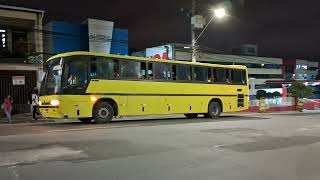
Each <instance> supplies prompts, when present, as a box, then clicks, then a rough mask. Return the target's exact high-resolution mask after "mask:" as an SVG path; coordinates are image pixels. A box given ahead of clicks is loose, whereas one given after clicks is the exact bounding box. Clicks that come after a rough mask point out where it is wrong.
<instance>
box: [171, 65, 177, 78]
mask: <svg viewBox="0 0 320 180" xmlns="http://www.w3.org/2000/svg"><path fill="white" fill-rule="evenodd" d="M172 79H173V80H174V81H175V80H177V66H176V65H172Z"/></svg>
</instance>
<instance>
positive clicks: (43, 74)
mask: <svg viewBox="0 0 320 180" xmlns="http://www.w3.org/2000/svg"><path fill="white" fill-rule="evenodd" d="M45 76H46V73H45V72H43V73H41V74H40V78H39V81H40V82H42V81H43V80H44V77H45Z"/></svg>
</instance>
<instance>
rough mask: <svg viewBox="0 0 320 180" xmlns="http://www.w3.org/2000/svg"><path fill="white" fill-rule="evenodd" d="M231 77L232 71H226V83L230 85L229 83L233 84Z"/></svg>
mask: <svg viewBox="0 0 320 180" xmlns="http://www.w3.org/2000/svg"><path fill="white" fill-rule="evenodd" d="M230 77H231V76H230V69H227V70H226V82H227V83H228V84H229V83H231V81H230V79H231V78H230Z"/></svg>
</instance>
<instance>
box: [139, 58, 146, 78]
mask: <svg viewBox="0 0 320 180" xmlns="http://www.w3.org/2000/svg"><path fill="white" fill-rule="evenodd" d="M146 72H147V64H146V62H140V73H139V77H140V79H147V73H146Z"/></svg>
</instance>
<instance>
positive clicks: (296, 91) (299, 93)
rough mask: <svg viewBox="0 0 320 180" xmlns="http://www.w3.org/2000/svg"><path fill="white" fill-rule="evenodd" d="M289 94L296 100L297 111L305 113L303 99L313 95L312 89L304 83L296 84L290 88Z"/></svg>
mask: <svg viewBox="0 0 320 180" xmlns="http://www.w3.org/2000/svg"><path fill="white" fill-rule="evenodd" d="M288 92H289V93H290V94H291V96H293V97H294V98H295V106H296V109H297V110H299V111H300V112H302V111H303V107H304V101H303V98H307V97H309V96H311V95H312V89H311V88H310V87H308V86H306V85H305V84H303V83H302V82H294V83H293V84H292V85H291V86H290V87H289V88H288Z"/></svg>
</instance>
